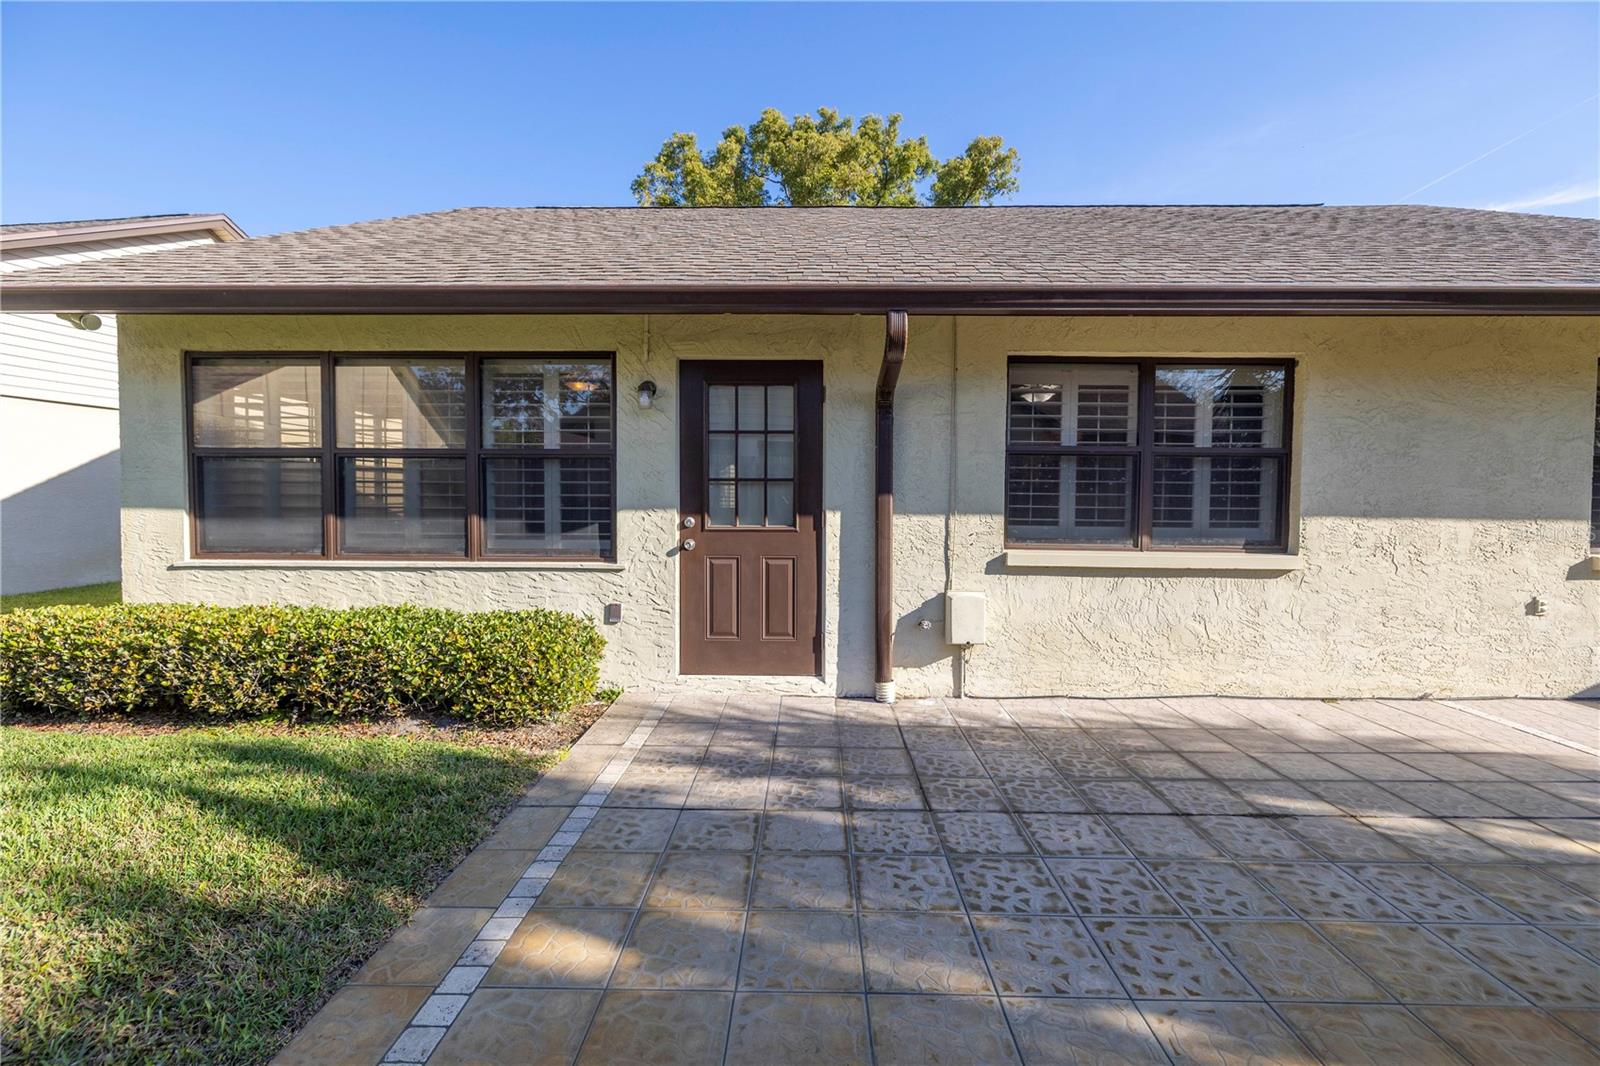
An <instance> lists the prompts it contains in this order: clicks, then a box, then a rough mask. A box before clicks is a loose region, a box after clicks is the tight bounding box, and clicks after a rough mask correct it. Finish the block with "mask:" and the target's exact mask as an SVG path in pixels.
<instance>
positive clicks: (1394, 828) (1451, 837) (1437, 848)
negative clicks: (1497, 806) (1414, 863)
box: [1363, 818, 1507, 862]
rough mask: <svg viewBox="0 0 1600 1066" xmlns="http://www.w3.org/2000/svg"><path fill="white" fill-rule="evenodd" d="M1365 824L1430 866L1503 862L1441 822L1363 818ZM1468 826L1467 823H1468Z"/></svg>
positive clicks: (1493, 852) (1498, 854) (1475, 840)
mask: <svg viewBox="0 0 1600 1066" xmlns="http://www.w3.org/2000/svg"><path fill="white" fill-rule="evenodd" d="M1363 821H1364V822H1366V824H1368V825H1370V826H1371V827H1372V828H1374V829H1376V830H1377V831H1378V832H1380V833H1382V834H1384V835H1385V836H1387V837H1390V838H1391V839H1393V840H1395V841H1397V842H1398V843H1400V844H1402V845H1404V846H1405V848H1406V849H1407V850H1408V851H1410V852H1412V853H1413V854H1415V855H1416V856H1417V857H1418V858H1421V859H1427V860H1429V861H1430V862H1505V861H1506V858H1507V857H1506V855H1505V853H1504V852H1502V851H1500V850H1499V849H1498V848H1494V847H1491V846H1490V845H1489V844H1487V843H1485V842H1484V841H1483V839H1482V838H1481V837H1478V836H1476V835H1474V834H1472V833H1469V832H1467V831H1466V830H1465V829H1462V828H1460V827H1459V826H1456V825H1453V824H1451V823H1450V822H1448V821H1445V820H1444V819H1442V818H1365V819H1363ZM1469 824H1470V823H1469Z"/></svg>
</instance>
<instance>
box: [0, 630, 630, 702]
mask: <svg viewBox="0 0 1600 1066" xmlns="http://www.w3.org/2000/svg"><path fill="white" fill-rule="evenodd" d="M604 647H605V640H604V638H602V637H601V636H600V633H599V631H598V630H597V629H596V628H595V626H594V623H592V622H591V621H589V620H588V619H585V618H579V617H577V616H575V615H570V614H565V613H563V612H560V611H546V610H532V611H486V612H483V613H469V612H461V611H445V610H437V609H433V608H423V607H359V608H355V609H353V610H330V609H327V608H321V607H204V606H197V605H193V604H119V605H116V606H110V607H45V608H40V609H38V610H31V611H16V612H13V613H11V614H8V615H4V616H0V698H3V700H4V704H5V706H6V707H7V708H8V709H12V710H26V711H33V712H47V713H57V714H94V713H103V712H107V711H122V712H130V711H162V712H172V713H179V714H195V715H206V716H215V717H239V716H253V715H275V714H285V715H293V716H311V717H334V718H338V717H350V716H357V715H388V714H400V713H425V714H448V715H453V716H456V717H460V718H468V719H473V720H475V721H480V722H499V723H512V722H526V721H530V720H535V719H540V718H548V717H550V716H551V715H555V714H559V713H561V712H563V711H566V710H570V709H571V708H572V707H574V706H576V705H577V704H579V703H581V702H583V701H584V700H587V699H589V698H591V697H592V696H593V695H594V691H595V687H596V686H597V685H598V684H599V682H600V653H601V651H602V650H603V649H604Z"/></svg>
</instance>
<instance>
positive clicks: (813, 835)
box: [761, 811, 845, 851]
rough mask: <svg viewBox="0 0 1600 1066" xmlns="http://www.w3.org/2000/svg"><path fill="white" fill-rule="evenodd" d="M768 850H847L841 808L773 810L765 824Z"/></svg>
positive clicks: (763, 837) (763, 839)
mask: <svg viewBox="0 0 1600 1066" xmlns="http://www.w3.org/2000/svg"><path fill="white" fill-rule="evenodd" d="M761 847H762V848H763V849H764V850H766V851H844V850H845V839H844V815H843V814H842V813H840V812H839V811H772V812H770V813H769V814H768V815H767V817H766V819H765V824H764V825H763V826H762V833H761Z"/></svg>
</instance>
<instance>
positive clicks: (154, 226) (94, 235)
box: [0, 214, 247, 252]
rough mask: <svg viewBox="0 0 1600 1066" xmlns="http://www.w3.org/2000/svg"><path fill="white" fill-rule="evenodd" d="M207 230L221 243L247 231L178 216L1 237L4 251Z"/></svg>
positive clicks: (219, 220) (221, 218)
mask: <svg viewBox="0 0 1600 1066" xmlns="http://www.w3.org/2000/svg"><path fill="white" fill-rule="evenodd" d="M195 230H207V231H208V232H210V233H211V234H212V235H213V236H215V237H216V238H217V240H218V241H242V240H244V239H245V237H246V236H247V235H246V233H245V231H244V230H242V229H240V228H239V227H238V225H237V224H236V223H235V222H234V221H233V219H231V218H229V217H228V216H227V215H216V214H213V215H175V216H171V217H166V218H141V219H136V220H132V221H125V222H107V223H106V224H105V225H103V226H68V227H66V228H65V229H36V230H28V231H27V232H26V233H19V234H16V235H15V236H10V237H7V236H4V235H0V249H4V250H5V251H8V252H10V251H14V250H17V249H21V248H40V247H43V246H45V245H50V244H84V243H87V242H90V241H103V240H107V239H111V238H115V237H159V236H161V235H162V234H164V233H192V232H194V231H195Z"/></svg>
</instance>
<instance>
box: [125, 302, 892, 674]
mask: <svg viewBox="0 0 1600 1066" xmlns="http://www.w3.org/2000/svg"><path fill="white" fill-rule="evenodd" d="M882 347H883V336H882V324H881V320H878V319H867V318H843V317H787V318H781V317H775V318H766V319H747V318H734V317H725V316H699V317H671V316H669V317H662V316H651V317H649V318H646V317H645V316H615V317H604V316H592V317H591V316H562V315H555V316H544V317H534V316H465V317H447V316H437V315H420V316H383V317H379V316H351V317H344V316H323V317H298V316H261V317H254V316H242V317H241V316H132V315H128V316H124V317H123V319H122V338H121V367H122V387H123V389H124V394H123V397H124V402H123V406H122V433H123V440H124V442H125V444H124V447H123V472H124V473H123V582H124V585H123V587H124V596H125V598H127V599H129V600H133V601H190V602H206V603H223V604H241V603H309V604H321V605H326V606H351V605H357V604H373V603H420V604H427V605H432V606H441V607H456V608H465V609H490V608H512V607H529V606H546V607H555V608H559V609H562V610H569V611H575V612H577V613H580V614H584V615H588V616H591V617H594V618H596V619H598V618H600V617H602V616H603V609H604V606H605V605H606V604H607V603H612V602H616V603H621V604H622V605H623V621H622V623H621V624H620V625H615V626H602V631H603V632H604V634H605V636H606V639H607V641H608V645H607V653H606V663H605V676H606V679H607V680H608V681H615V682H618V683H622V684H627V685H643V684H652V685H665V684H674V683H676V682H677V563H676V560H675V559H674V558H673V553H674V552H675V550H676V545H677V539H678V538H677V525H676V523H677V508H678V472H677V453H678V438H677V403H678V396H677V379H678V371H677V366H678V361H679V360H680V359H718V358H737V359H762V358H768V359H821V360H824V361H825V372H824V383H825V385H826V387H827V396H828V406H827V416H826V417H827V419H828V426H827V440H826V444H825V449H826V453H825V468H824V480H825V489H824V504H825V507H826V509H827V519H826V536H825V546H824V554H825V558H824V560H823V566H824V583H825V584H824V595H825V601H824V602H825V604H826V614H825V617H824V628H825V643H824V664H825V676H824V678H823V679H821V680H807V679H804V678H801V679H781V680H775V679H765V680H763V679H752V678H737V679H726V680H719V679H715V678H711V679H696V680H695V683H696V684H700V685H705V686H711V687H723V688H728V689H733V688H739V689H745V690H748V689H751V688H755V687H767V688H771V689H781V690H783V691H790V692H819V693H832V692H835V691H848V692H861V691H869V692H870V691H871V688H872V659H871V656H872V638H871V629H870V626H871V611H872V604H871V598H870V597H871V590H872V586H871V582H870V581H867V580H862V579H860V578H859V577H857V578H856V579H854V580H851V581H848V582H845V581H841V579H840V575H841V572H844V573H851V574H855V575H860V574H865V573H870V566H871V552H872V528H871V514H872V496H871V484H870V478H871V472H870V471H871V463H870V461H869V458H868V457H864V456H863V454H862V453H861V452H860V451H859V450H856V449H855V447H854V444H853V442H864V444H863V445H862V446H863V447H866V448H870V447H871V440H872V436H871V417H872V387H873V382H874V380H875V375H876V373H877V362H878V358H879V356H880V355H881V352H882ZM186 350H189V351H230V350H231V351H397V352H406V351H411V352H415V351H491V350H494V351H607V352H611V351H614V352H615V353H616V358H617V372H616V373H617V388H618V403H617V416H618V468H617V470H618V477H617V497H618V499H617V510H618V514H617V531H616V534H617V548H618V554H617V561H618V565H617V566H614V567H602V566H594V565H589V564H564V565H562V564H557V565H547V566H546V565H528V564H524V565H515V566H506V565H497V564H486V563H462V564H456V565H451V566H438V565H431V564H430V565H414V564H413V565H405V564H401V565H391V566H387V567H385V566H378V565H374V564H370V563H368V564H360V565H354V566H353V565H349V564H340V563H298V564H286V565H255V564H252V565H235V564H226V565H221V566H219V565H217V564H215V563H210V562H189V561H187V554H188V546H187V538H188V523H187V520H186V517H185V510H184V509H185V506H186V501H185V498H186V488H185V479H184V459H183V424H184V423H183V409H182V389H183V383H182V354H183V352H184V351H186ZM647 378H648V379H651V380H654V381H655V382H656V383H657V384H658V386H660V389H661V392H660V394H659V395H658V396H657V398H656V403H655V406H654V407H653V408H652V409H651V410H649V411H644V410H641V409H640V407H639V405H638V403H637V401H636V400H635V399H634V398H633V396H634V389H635V387H636V386H637V385H638V383H639V382H640V381H643V380H645V379H647ZM841 567H843V568H844V569H843V571H841ZM841 634H842V635H843V638H842V639H841Z"/></svg>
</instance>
